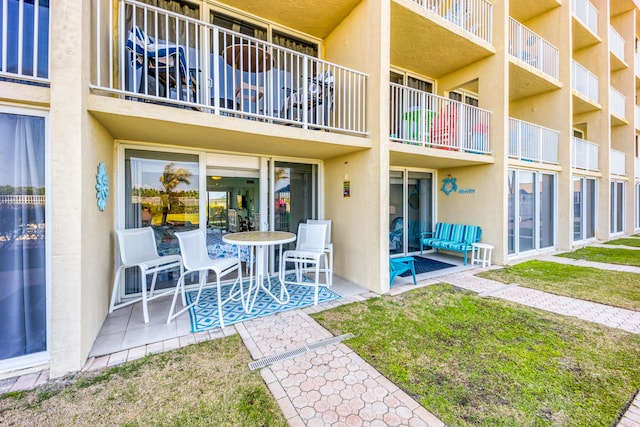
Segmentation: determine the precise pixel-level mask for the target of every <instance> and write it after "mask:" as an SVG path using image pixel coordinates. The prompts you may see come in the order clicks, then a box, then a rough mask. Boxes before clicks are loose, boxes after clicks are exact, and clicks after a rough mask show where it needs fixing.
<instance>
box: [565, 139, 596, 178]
mask: <svg viewBox="0 0 640 427" xmlns="http://www.w3.org/2000/svg"><path fill="white" fill-rule="evenodd" d="M572 142H573V143H572V149H573V156H572V159H571V166H572V167H573V168H576V169H586V170H589V171H597V170H598V149H599V147H598V144H595V143H593V142H589V141H586V140H584V139H581V138H576V137H573V139H572Z"/></svg>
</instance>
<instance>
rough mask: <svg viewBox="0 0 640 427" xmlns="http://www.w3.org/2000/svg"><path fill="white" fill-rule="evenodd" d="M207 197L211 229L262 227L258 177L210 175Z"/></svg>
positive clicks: (225, 229)
mask: <svg viewBox="0 0 640 427" xmlns="http://www.w3.org/2000/svg"><path fill="white" fill-rule="evenodd" d="M207 196H208V201H209V202H208V209H207V228H208V229H210V230H216V231H220V232H225V233H226V232H227V231H230V232H237V231H254V230H256V229H258V228H259V226H260V216H259V214H258V213H259V212H260V204H259V198H260V180H259V179H257V178H252V177H249V178H247V177H225V176H217V175H214V176H207Z"/></svg>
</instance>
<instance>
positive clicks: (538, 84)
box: [509, 58, 562, 101]
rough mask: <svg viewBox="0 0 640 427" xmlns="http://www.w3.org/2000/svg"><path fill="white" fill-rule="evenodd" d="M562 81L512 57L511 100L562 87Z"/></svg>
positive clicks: (510, 65) (510, 64)
mask: <svg viewBox="0 0 640 427" xmlns="http://www.w3.org/2000/svg"><path fill="white" fill-rule="evenodd" d="M561 87H562V83H560V82H559V81H558V80H555V79H553V78H551V77H549V76H548V75H546V74H545V73H543V72H542V71H539V70H537V69H535V68H533V67H532V66H530V65H528V64H525V63H524V62H522V61H520V60H518V59H515V58H510V62H509V100H510V101H515V100H518V99H523V98H528V97H530V96H533V95H538V94H541V93H544V92H549V91H552V90H556V89H560V88H561Z"/></svg>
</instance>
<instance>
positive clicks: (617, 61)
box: [609, 26, 626, 71]
mask: <svg viewBox="0 0 640 427" xmlns="http://www.w3.org/2000/svg"><path fill="white" fill-rule="evenodd" d="M609 52H611V54H612V57H611V68H612V70H614V71H615V70H619V69H622V68H624V67H625V66H626V63H625V60H624V39H623V38H622V36H621V35H620V34H619V33H618V32H617V31H616V30H615V28H613V27H611V26H610V27H609Z"/></svg>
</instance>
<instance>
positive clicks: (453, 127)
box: [390, 83, 491, 154]
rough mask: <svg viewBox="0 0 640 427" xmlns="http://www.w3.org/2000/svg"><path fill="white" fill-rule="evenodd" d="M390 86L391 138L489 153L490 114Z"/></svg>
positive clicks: (422, 145)
mask: <svg viewBox="0 0 640 427" xmlns="http://www.w3.org/2000/svg"><path fill="white" fill-rule="evenodd" d="M390 86H391V124H390V130H391V135H390V137H391V139H392V140H394V141H397V142H400V143H404V144H410V145H417V146H421V147H425V148H439V149H445V150H455V151H462V152H470V153H476V154H489V153H490V152H491V151H490V148H489V123H490V120H491V113H490V112H489V111H486V110H482V109H480V108H478V107H474V106H471V105H467V104H464V103H462V102H458V101H453V100H451V99H448V98H444V97H441V96H437V95H433V94H431V93H427V92H423V91H420V90H416V89H411V88H408V87H405V86H401V85H398V84H395V83H390Z"/></svg>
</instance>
